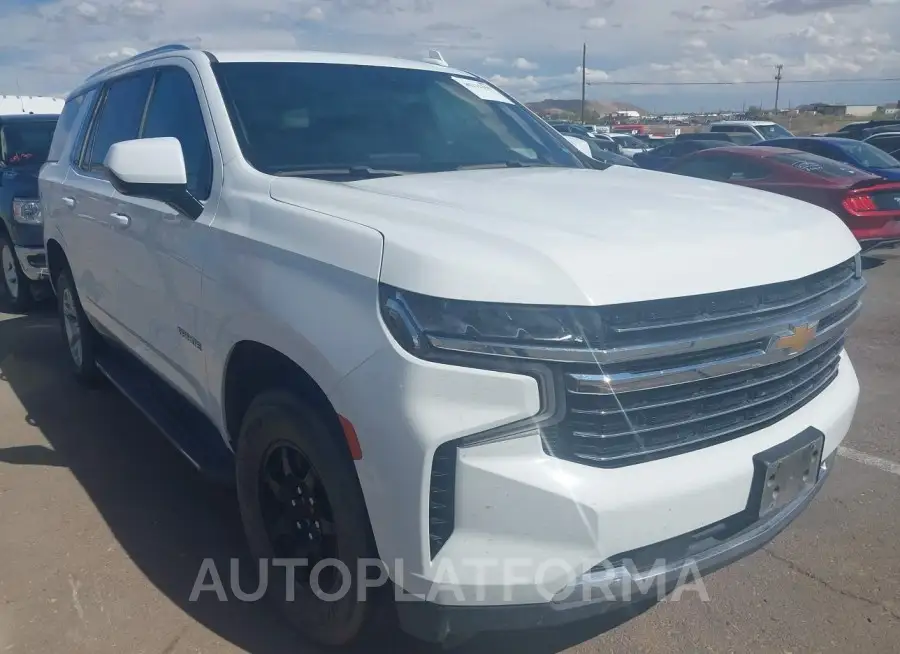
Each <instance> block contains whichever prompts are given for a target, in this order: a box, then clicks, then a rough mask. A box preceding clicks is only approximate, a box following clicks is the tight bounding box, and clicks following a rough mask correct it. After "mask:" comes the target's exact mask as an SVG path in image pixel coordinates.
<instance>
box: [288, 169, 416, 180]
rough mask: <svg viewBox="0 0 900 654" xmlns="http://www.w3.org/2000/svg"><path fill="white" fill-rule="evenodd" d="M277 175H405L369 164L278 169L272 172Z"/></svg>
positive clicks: (399, 171) (369, 177)
mask: <svg viewBox="0 0 900 654" xmlns="http://www.w3.org/2000/svg"><path fill="white" fill-rule="evenodd" d="M273 174H274V175H275V176H277V177H359V178H362V179H374V178H376V177H396V176H398V175H407V174H408V173H406V172H403V171H402V170H383V169H381V168H370V167H369V166H336V167H334V168H297V169H294V170H279V171H278V172H276V173H273Z"/></svg>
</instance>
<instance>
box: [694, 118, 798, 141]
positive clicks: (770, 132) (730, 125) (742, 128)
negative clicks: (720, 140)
mask: <svg viewBox="0 0 900 654" xmlns="http://www.w3.org/2000/svg"><path fill="white" fill-rule="evenodd" d="M704 131H705V132H732V133H734V132H737V133H739V134H753V135H754V136H756V137H757V138H759V139H760V140H761V141H768V140H769V139H779V138H790V137H792V136H793V134H792V133H791V132H790V131H788V130H786V129H785V128H784V127H782V126H781V125H779V124H778V123H774V122H772V121H771V120H723V121H719V122H717V123H712V124H710V125H709V127H708V128H707V129H705V130H704Z"/></svg>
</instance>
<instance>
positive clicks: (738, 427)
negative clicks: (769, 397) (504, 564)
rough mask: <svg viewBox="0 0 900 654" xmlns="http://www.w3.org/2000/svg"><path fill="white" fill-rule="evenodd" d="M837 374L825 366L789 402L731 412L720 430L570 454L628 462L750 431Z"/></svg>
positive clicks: (793, 407)
mask: <svg viewBox="0 0 900 654" xmlns="http://www.w3.org/2000/svg"><path fill="white" fill-rule="evenodd" d="M837 375H838V367H837V366H836V365H835V366H832V367H829V368H826V369H825V371H823V374H822V375H821V378H820V379H814V380H813V381H814V382H815V383H814V384H812V385H810V386H809V388H807V389H799V392H798V394H797V397H795V398H791V402H788V403H783V404H784V406H778V407H777V408H774V409H772V410H770V411H767V412H765V413H762V412H760V413H761V415H758V416H756V417H753V418H747V419H744V418H743V417H741V416H737V415H736V416H735V418H736V420H735V423H734V424H733V425H732V426H730V427H727V428H724V429H721V430H715V431H711V432H710V433H709V434H706V435H703V436H701V437H698V438H693V439H683V438H682V439H677V438H672V439H670V442H668V443H665V444H659V445H654V446H653V447H652V448H642V447H641V446H640V445H639V444H637V446H636V447H633V448H630V451H625V452H622V453H617V452H615V451H614V450H610V451H608V452H605V453H604V452H601V453H598V454H593V453H591V451H590V448H589V447H587V448H583V447H579V448H577V450H576V452H575V454H574V456H575V458H577V459H582V460H588V461H596V462H598V463H601V464H619V465H622V464H624V463H628V462H629V460H632V461H639V460H641V459H642V458H644V457H646V456H648V455H650V456H652V458H658V457H659V456H665V455H666V453H668V452H671V451H672V450H683V449H684V448H685V447H690V448H691V449H696V448H698V447H703V445H704V444H705V443H706V442H708V441H713V440H719V439H722V438H727V437H729V436H731V435H734V434H738V433H741V432H743V433H746V432H749V431H753V429H754V428H757V427H761V426H762V425H764V424H766V423H768V422H771V421H772V420H777V419H781V418H783V417H784V416H786V415H789V414H790V413H793V412H794V411H796V410H797V409H799V408H800V407H801V406H803V405H804V404H805V403H806V402H808V401H809V400H811V399H812V398H813V397H815V396H816V395H818V394H819V392H821V391H822V390H823V389H824V388H825V387H826V386H828V384H830V383H831V382H832V381H834V378H835V377H837ZM757 408H758V407H757ZM740 411H741V410H738V411H737V412H736V413H738V414H739V413H740Z"/></svg>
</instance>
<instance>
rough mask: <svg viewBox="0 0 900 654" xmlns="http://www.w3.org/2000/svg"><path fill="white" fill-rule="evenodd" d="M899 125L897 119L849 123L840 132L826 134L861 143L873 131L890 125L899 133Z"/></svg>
mask: <svg viewBox="0 0 900 654" xmlns="http://www.w3.org/2000/svg"><path fill="white" fill-rule="evenodd" d="M898 123H900V121H898V120H897V119H882V120H863V121H859V122H856V123H848V124H847V125H844V126H843V127H841V128H840V129H839V130H838V131H836V132H832V133H830V134H826V136H837V137H844V138H848V139H856V140H857V141H861V140H863V139H864V138H866V137H867V136H871V134H872V130H875V129H881V128H883V127H887V126H889V125H894V126H896V127H897V128H898V131H900V124H898Z"/></svg>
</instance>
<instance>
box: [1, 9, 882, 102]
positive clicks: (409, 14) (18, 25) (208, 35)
mask: <svg viewBox="0 0 900 654" xmlns="http://www.w3.org/2000/svg"><path fill="white" fill-rule="evenodd" d="M898 8H900V3H898V0H668V2H666V3H663V4H660V2H659V0H629V1H628V2H625V1H624V0H493V2H490V3H486V2H484V1H483V0H453V2H449V1H446V0H441V1H439V0H256V1H255V2H253V3H248V2H247V1H246V0H190V1H186V0H42V1H41V2H40V3H38V4H26V3H24V2H15V3H9V2H3V1H2V0H0V24H2V25H3V31H4V34H5V35H7V38H6V40H5V41H4V43H3V45H2V46H0V92H3V91H2V89H15V88H16V84H17V80H18V84H19V86H20V87H21V88H22V92H24V93H35V94H37V93H65V92H66V91H68V90H69V89H71V88H72V87H74V86H75V85H76V84H77V83H78V82H80V81H81V80H82V79H83V78H84V77H85V76H86V75H87V74H89V73H90V72H92V71H93V70H95V69H96V68H97V67H98V66H100V65H103V64H105V63H109V62H110V61H114V60H116V59H117V58H124V57H126V56H128V55H129V54H130V53H133V52H136V51H140V50H144V49H147V48H151V47H154V46H156V45H159V44H161V43H167V42H186V43H188V44H190V45H197V46H200V47H204V48H210V49H216V48H222V47H226V48H241V49H252V48H303V49H315V50H339V51H351V52H373V53H378V54H387V55H396V56H406V57H413V58H418V57H421V56H423V54H422V53H424V52H426V51H427V50H428V49H430V48H436V49H439V50H440V51H441V52H442V54H443V55H444V57H445V58H446V59H447V60H448V61H449V62H450V64H451V65H455V66H459V67H462V68H465V69H468V70H472V71H473V72H477V73H480V74H483V75H485V76H488V77H491V76H494V79H498V80H502V81H501V82H500V83H501V85H502V86H504V87H508V88H509V89H510V90H511V91H514V92H515V93H517V94H520V96H521V97H522V98H524V99H530V98H541V97H546V96H557V97H559V96H560V95H562V96H566V95H568V97H575V96H576V95H580V83H581V75H580V70H579V69H577V68H576V66H578V64H580V63H581V48H582V42H583V41H585V42H586V43H587V52H588V69H589V78H590V81H592V82H594V84H593V85H591V86H590V87H589V88H588V95H589V97H593V98H597V99H623V100H628V99H634V98H646V97H650V96H652V95H653V94H656V95H657V96H659V98H658V101H659V102H660V103H666V104H669V103H670V104H672V105H673V106H679V107H688V108H691V107H697V106H698V105H707V106H711V105H713V104H718V103H729V102H735V101H736V102H737V103H738V105H739V104H740V101H741V98H742V97H743V96H745V95H746V96H748V97H749V96H752V103H753V104H758V103H759V101H760V100H759V98H760V96H761V95H765V93H769V91H770V89H769V87H768V86H767V85H755V86H710V87H693V86H639V85H629V86H615V85H611V84H601V82H624V81H629V82H635V81H636V82H646V83H650V84H652V83H654V82H664V81H724V82H735V81H741V80H745V81H767V80H770V79H771V78H772V76H773V66H774V65H775V64H776V63H783V64H784V66H785V68H784V83H783V84H782V98H785V101H788V100H791V101H795V102H801V101H810V100H818V99H825V100H832V101H834V100H836V99H837V98H838V97H845V96H846V97H847V99H850V100H854V101H859V102H863V103H867V102H877V101H889V100H895V99H896V98H895V97H894V96H896V85H893V86H892V85H891V84H889V83H885V84H843V85H836V86H831V85H827V84H822V85H806V86H803V85H799V84H792V82H791V80H800V79H808V78H817V79H827V78H843V77H848V76H851V75H857V76H861V77H900V45H898V44H900V20H898V19H897V18H898ZM73 35H77V38H73ZM594 67H598V68H602V70H601V71H598V70H596V69H595V68H594ZM855 71H856V72H855ZM498 76H499V77H498ZM767 83H768V82H767ZM6 92H9V91H8V90H7V91H6ZM654 102H656V100H654Z"/></svg>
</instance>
